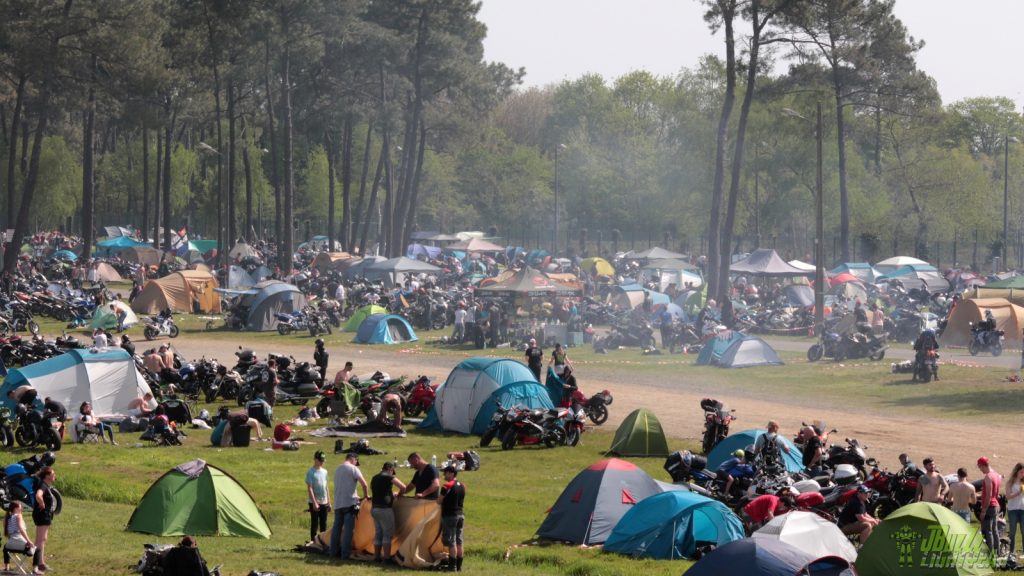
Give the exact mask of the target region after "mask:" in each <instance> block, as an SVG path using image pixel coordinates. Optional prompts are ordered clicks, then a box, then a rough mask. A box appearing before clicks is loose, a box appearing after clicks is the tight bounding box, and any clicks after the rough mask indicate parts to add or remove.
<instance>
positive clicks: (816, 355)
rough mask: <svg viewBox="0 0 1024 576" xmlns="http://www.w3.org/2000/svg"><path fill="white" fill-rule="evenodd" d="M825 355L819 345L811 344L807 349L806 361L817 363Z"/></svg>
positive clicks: (823, 349)
mask: <svg viewBox="0 0 1024 576" xmlns="http://www.w3.org/2000/svg"><path fill="white" fill-rule="evenodd" d="M824 354H825V348H824V347H822V345H821V344H813V345H812V346H811V347H810V348H808V349H807V361H808V362H817V361H818V360H821V357H822V356H823V355H824Z"/></svg>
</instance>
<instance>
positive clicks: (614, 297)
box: [608, 284, 672, 310]
mask: <svg viewBox="0 0 1024 576" xmlns="http://www.w3.org/2000/svg"><path fill="white" fill-rule="evenodd" d="M645 298H650V300H651V304H652V305H653V304H669V303H670V302H672V299H671V298H669V297H668V295H666V294H662V293H661V292H655V291H653V290H648V289H647V288H644V287H643V286H640V285H639V284H625V285H621V286H616V287H614V288H612V291H611V293H610V294H609V295H608V303H609V304H611V305H612V306H613V307H615V308H617V309H619V310H632V309H634V308H636V307H637V306H640V305H641V304H643V303H644V299H645Z"/></svg>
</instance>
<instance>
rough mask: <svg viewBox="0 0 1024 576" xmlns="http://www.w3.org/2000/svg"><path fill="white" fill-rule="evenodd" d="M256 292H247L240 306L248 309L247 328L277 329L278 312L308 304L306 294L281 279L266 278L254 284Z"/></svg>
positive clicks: (301, 307) (298, 308)
mask: <svg viewBox="0 0 1024 576" xmlns="http://www.w3.org/2000/svg"><path fill="white" fill-rule="evenodd" d="M253 289H254V290H255V291H256V292H255V294H245V295H243V296H242V299H241V300H240V301H239V304H238V305H239V306H243V307H245V308H247V309H248V315H247V316H246V319H245V329H246V330H252V331H255V332H262V331H267V330H276V329H277V323H278V320H277V314H278V313H280V312H295V311H297V310H302V309H303V308H304V307H305V306H306V295H305V294H303V293H302V290H299V289H298V288H296V287H295V286H292V285H291V284H286V283H284V282H281V281H280V280H264V281H263V282H260V283H258V284H256V285H255V286H253Z"/></svg>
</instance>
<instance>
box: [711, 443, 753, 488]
mask: <svg viewBox="0 0 1024 576" xmlns="http://www.w3.org/2000/svg"><path fill="white" fill-rule="evenodd" d="M746 458H747V454H746V452H744V451H743V450H736V451H735V452H733V453H732V458H729V459H728V460H726V461H725V462H722V463H721V464H720V465H719V466H718V480H719V481H724V482H725V486H724V488H723V490H722V493H723V494H725V497H726V498H729V497H730V494H729V491H730V490H732V485H733V483H734V482H735V481H736V479H737V478H753V477H754V467H753V466H751V465H750V464H748V463H747V460H746Z"/></svg>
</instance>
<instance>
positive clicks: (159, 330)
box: [142, 316, 178, 340]
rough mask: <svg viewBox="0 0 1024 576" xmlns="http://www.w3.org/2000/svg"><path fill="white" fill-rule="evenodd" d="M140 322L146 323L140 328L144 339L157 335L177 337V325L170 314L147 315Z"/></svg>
mask: <svg viewBox="0 0 1024 576" xmlns="http://www.w3.org/2000/svg"><path fill="white" fill-rule="evenodd" d="M142 322H143V324H145V325H146V326H145V327H144V328H143V329H142V333H143V335H145V336H146V340H153V339H155V338H156V337H157V336H170V337H171V338H177V337H178V327H177V326H176V325H175V324H174V320H173V319H172V318H171V317H170V316H166V317H164V316H148V317H146V318H143V320H142Z"/></svg>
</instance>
